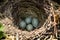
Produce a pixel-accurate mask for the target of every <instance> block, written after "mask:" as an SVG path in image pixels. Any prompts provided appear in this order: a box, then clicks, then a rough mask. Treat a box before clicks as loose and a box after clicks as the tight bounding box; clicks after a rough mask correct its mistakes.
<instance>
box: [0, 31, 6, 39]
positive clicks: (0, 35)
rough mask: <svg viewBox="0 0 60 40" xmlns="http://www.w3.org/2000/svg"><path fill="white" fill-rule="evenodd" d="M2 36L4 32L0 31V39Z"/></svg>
mask: <svg viewBox="0 0 60 40" xmlns="http://www.w3.org/2000/svg"><path fill="white" fill-rule="evenodd" d="M2 37H5V35H4V32H2V31H0V39H1V38H2Z"/></svg>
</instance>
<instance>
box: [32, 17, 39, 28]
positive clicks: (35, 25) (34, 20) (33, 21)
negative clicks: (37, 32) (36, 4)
mask: <svg viewBox="0 0 60 40" xmlns="http://www.w3.org/2000/svg"><path fill="white" fill-rule="evenodd" d="M38 24H39V20H38V19H37V18H33V19H32V25H33V26H34V27H35V28H36V27H38Z"/></svg>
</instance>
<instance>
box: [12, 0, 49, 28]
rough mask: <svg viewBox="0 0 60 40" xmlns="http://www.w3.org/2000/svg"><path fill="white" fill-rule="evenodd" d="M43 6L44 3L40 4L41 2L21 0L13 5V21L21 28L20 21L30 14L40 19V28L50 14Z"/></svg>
mask: <svg viewBox="0 0 60 40" xmlns="http://www.w3.org/2000/svg"><path fill="white" fill-rule="evenodd" d="M41 6H42V5H40V3H36V2H34V1H32V0H21V1H19V2H18V3H16V4H15V5H13V11H12V17H13V19H14V21H13V23H14V24H15V25H16V26H17V27H18V28H19V22H20V21H21V20H24V19H25V18H26V17H29V16H30V17H32V18H34V17H35V18H37V19H38V20H39V25H38V26H39V27H38V28H40V27H41V26H42V25H43V23H44V22H45V20H46V19H47V17H48V15H47V14H46V13H45V10H44V9H43V8H42V7H41ZM19 29H21V28H19Z"/></svg>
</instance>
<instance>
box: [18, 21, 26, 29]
mask: <svg viewBox="0 0 60 40" xmlns="http://www.w3.org/2000/svg"><path fill="white" fill-rule="evenodd" d="M19 26H20V28H22V29H24V28H25V27H26V22H25V21H20V23H19Z"/></svg>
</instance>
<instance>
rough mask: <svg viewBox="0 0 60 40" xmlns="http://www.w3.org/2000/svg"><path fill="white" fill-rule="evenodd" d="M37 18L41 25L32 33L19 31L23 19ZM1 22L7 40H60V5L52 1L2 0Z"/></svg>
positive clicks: (0, 7)
mask: <svg viewBox="0 0 60 40" xmlns="http://www.w3.org/2000/svg"><path fill="white" fill-rule="evenodd" d="M27 16H32V17H37V18H38V19H39V21H40V22H41V24H40V25H39V28H38V29H35V30H33V31H31V32H28V31H26V30H25V31H23V30H21V29H19V28H18V27H19V26H18V22H19V21H20V20H21V18H24V17H27ZM0 22H1V23H3V25H4V32H5V33H6V34H7V35H6V39H5V40H16V39H17V40H59V39H60V37H58V36H59V35H60V4H59V3H57V2H54V1H52V0H18V1H17V0H6V1H5V0H1V1H0Z"/></svg>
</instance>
